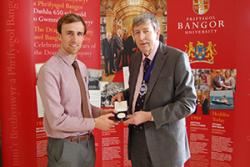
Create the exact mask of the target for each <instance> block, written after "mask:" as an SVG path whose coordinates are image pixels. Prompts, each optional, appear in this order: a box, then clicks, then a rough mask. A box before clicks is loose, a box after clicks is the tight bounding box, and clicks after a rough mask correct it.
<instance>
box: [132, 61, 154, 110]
mask: <svg viewBox="0 0 250 167" xmlns="http://www.w3.org/2000/svg"><path fill="white" fill-rule="evenodd" d="M143 64H144V70H143V78H144V76H145V73H146V71H147V70H148V68H149V66H150V59H149V58H145V59H144V61H143ZM147 84H148V81H144V80H143V81H142V84H141V89H140V92H139V95H138V97H137V100H136V103H135V111H140V110H141V109H142V108H143V104H144V100H145V97H146V93H147Z"/></svg>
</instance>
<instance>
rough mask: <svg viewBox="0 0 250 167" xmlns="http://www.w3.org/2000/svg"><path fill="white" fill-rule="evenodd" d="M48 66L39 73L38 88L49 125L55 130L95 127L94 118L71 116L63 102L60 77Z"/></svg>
mask: <svg viewBox="0 0 250 167" xmlns="http://www.w3.org/2000/svg"><path fill="white" fill-rule="evenodd" d="M58 75H59V74H56V75H55V73H53V72H51V71H50V70H49V69H47V68H46V67H44V68H42V69H41V70H40V72H39V75H38V81H37V85H38V89H39V93H40V95H41V99H42V102H43V106H44V109H45V113H44V115H45V119H46V122H47V124H48V125H47V126H48V127H49V128H50V129H51V130H52V131H55V132H71V133H75V132H86V131H89V130H92V129H93V128H94V119H93V118H81V117H76V116H71V115H70V114H68V112H75V111H65V106H63V104H62V103H61V101H62V100H61V95H60V87H61V85H60V79H59V78H60V77H59V76H58Z"/></svg>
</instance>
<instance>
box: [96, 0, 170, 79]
mask: <svg viewBox="0 0 250 167" xmlns="http://www.w3.org/2000/svg"><path fill="white" fill-rule="evenodd" d="M166 6H167V4H166V0H157V1H155V0H129V1H120V0H101V8H100V16H101V18H100V30H101V34H100V35H101V36H100V40H101V68H102V69H103V81H109V82H111V81H113V80H117V79H116V77H118V78H120V76H122V75H123V74H122V68H123V67H126V66H128V65H129V62H130V59H131V56H132V55H133V53H135V52H138V49H137V46H136V44H135V42H134V39H133V36H132V31H131V25H132V20H133V18H134V17H135V16H136V15H139V14H141V13H152V14H154V15H155V16H156V18H157V19H158V21H159V23H160V29H161V33H160V37H159V40H160V41H161V42H163V43H165V41H166V31H167V30H166V23H167V12H166Z"/></svg>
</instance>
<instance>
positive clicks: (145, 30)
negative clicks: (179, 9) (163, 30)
mask: <svg viewBox="0 0 250 167" xmlns="http://www.w3.org/2000/svg"><path fill="white" fill-rule="evenodd" d="M159 35H160V30H159V29H154V27H153V25H152V23H151V21H150V20H148V21H146V22H144V23H142V24H140V25H137V26H134V27H133V37H134V39H135V42H136V45H137V47H138V48H139V49H140V51H141V52H142V53H143V54H144V55H145V56H148V55H149V54H150V53H151V52H152V50H153V48H154V45H155V42H156V41H157V40H158V39H159Z"/></svg>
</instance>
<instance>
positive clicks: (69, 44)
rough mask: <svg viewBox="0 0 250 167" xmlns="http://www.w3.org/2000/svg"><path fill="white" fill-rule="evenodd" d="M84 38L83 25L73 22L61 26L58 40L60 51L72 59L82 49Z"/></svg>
mask: <svg viewBox="0 0 250 167" xmlns="http://www.w3.org/2000/svg"><path fill="white" fill-rule="evenodd" d="M83 37H84V25H83V24H82V22H80V21H79V22H73V23H68V24H63V25H62V30H61V33H59V40H60V41H61V49H62V50H63V51H64V52H65V53H67V54H69V55H72V56H73V57H75V56H76V54H77V53H78V52H79V50H80V49H81V47H82V42H83V39H84V38H83Z"/></svg>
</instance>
